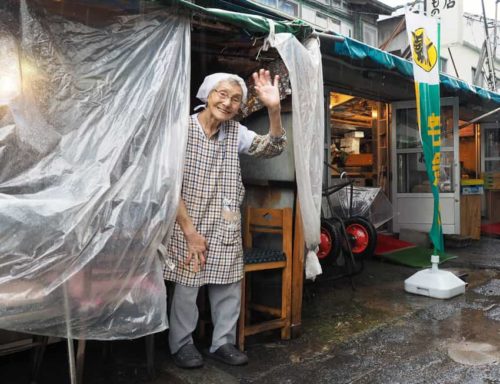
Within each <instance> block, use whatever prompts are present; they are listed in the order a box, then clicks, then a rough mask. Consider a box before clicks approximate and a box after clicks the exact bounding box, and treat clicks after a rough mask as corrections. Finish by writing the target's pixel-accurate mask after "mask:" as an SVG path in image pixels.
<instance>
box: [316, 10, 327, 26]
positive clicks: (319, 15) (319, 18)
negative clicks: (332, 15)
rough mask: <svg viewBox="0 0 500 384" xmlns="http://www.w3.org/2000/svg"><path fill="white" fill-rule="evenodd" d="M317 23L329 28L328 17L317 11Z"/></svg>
mask: <svg viewBox="0 0 500 384" xmlns="http://www.w3.org/2000/svg"><path fill="white" fill-rule="evenodd" d="M316 24H317V25H319V26H320V27H323V28H325V29H327V28H328V17H327V16H326V15H325V14H323V13H320V12H316Z"/></svg>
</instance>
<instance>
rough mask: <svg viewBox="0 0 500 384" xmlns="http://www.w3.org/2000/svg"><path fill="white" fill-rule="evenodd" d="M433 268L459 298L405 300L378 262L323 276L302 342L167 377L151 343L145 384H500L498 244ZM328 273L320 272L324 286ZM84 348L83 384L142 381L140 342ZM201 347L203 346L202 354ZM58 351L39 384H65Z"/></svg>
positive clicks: (273, 342)
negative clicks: (454, 276)
mask: <svg viewBox="0 0 500 384" xmlns="http://www.w3.org/2000/svg"><path fill="white" fill-rule="evenodd" d="M447 251H448V252H449V253H451V254H456V255H458V256H459V258H458V259H455V260H452V261H449V262H447V263H445V264H443V265H442V267H443V268H452V269H453V270H454V271H455V272H457V273H464V274H466V275H467V276H466V279H467V281H468V287H467V290H466V294H465V295H463V296H458V297H455V298H453V299H450V300H437V299H431V298H427V297H423V296H416V295H411V294H407V293H405V292H404V290H403V281H404V280H405V279H406V278H407V277H409V276H410V275H412V274H413V273H414V272H415V270H414V269H411V268H406V267H402V266H398V265H394V264H389V263H386V262H383V261H380V260H369V261H367V262H366V265H365V269H364V270H363V272H362V273H361V274H359V275H357V276H355V277H354V279H353V281H354V286H355V290H353V289H352V288H351V285H350V281H349V279H346V278H344V279H341V280H336V281H331V280H328V279H326V278H325V277H323V278H322V279H320V281H317V282H316V283H313V284H311V283H309V284H307V285H306V287H305V296H304V308H303V323H302V335H301V337H299V338H297V339H294V340H291V341H280V340H279V338H278V335H277V334H274V333H270V334H268V335H264V336H260V337H258V338H254V339H251V338H250V339H249V341H248V344H247V351H248V355H249V358H250V363H249V364H248V365H247V366H244V367H228V366H225V365H223V364H221V363H218V362H214V361H211V360H207V361H206V364H205V366H204V367H203V368H201V369H198V370H191V371H186V370H181V369H178V368H176V367H175V366H174V365H173V363H172V361H171V359H170V357H169V355H168V352H167V346H166V340H165V338H166V335H165V334H159V335H157V336H156V355H155V359H156V375H155V377H154V378H153V380H151V381H149V382H150V383H154V384H159V383H169V384H184V383H197V384H203V383H259V384H260V383H262V384H266V383H283V384H284V383H384V384H387V383H440V384H441V383H500V239H491V238H483V239H482V240H481V241H480V242H476V243H472V244H471V245H470V246H469V247H467V248H460V249H458V248H457V249H451V248H450V249H448V250H447ZM335 273H336V272H332V271H326V275H327V276H326V277H328V276H333V275H335ZM107 344H108V347H109V344H110V345H111V347H112V353H111V355H110V356H111V358H109V359H104V358H103V350H105V348H103V347H104V343H99V342H92V343H89V346H88V350H87V357H86V367H85V380H84V383H86V384H87V383H88V384H101V383H103V384H104V383H106V384H114V383H116V384H118V383H120V384H121V383H123V384H132V383H143V382H148V377H147V374H146V366H145V348H144V341H143V340H136V341H131V342H114V343H107ZM201 347H203V345H201ZM65 353H66V352H65V345H64V343H58V344H54V345H51V346H50V347H49V348H48V350H47V353H46V356H45V359H44V363H43V367H42V372H41V376H40V380H39V383H40V384H45V383H50V384H58V383H68V382H69V380H68V373H67V364H66V355H65ZM29 360H30V354H29V352H23V353H18V354H15V355H11V356H7V357H2V358H0V372H1V375H0V383H2V384H21V383H28V382H29Z"/></svg>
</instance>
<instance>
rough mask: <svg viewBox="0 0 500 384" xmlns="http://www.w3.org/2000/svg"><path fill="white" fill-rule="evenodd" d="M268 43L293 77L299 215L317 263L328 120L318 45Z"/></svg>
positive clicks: (282, 37)
mask: <svg viewBox="0 0 500 384" xmlns="http://www.w3.org/2000/svg"><path fill="white" fill-rule="evenodd" d="M269 40H270V43H271V45H273V46H275V47H276V49H277V50H278V52H279V54H280V56H281V58H282V59H283V61H284V63H285V65H286V67H287V69H288V71H289V74H290V82H291V85H292V92H293V97H292V108H293V114H292V118H293V142H294V153H295V172H296V174H297V189H298V196H299V201H300V212H301V214H302V222H303V227H304V238H305V242H306V246H307V248H308V249H309V251H310V253H309V254H308V256H307V258H308V259H315V260H314V261H317V257H316V255H315V254H314V253H313V252H312V251H313V250H314V249H315V248H316V247H317V246H318V244H319V242H320V225H321V197H322V183H323V158H324V116H325V113H324V99H323V67H322V63H321V52H320V49H319V41H318V39H316V38H311V39H308V40H306V41H305V42H304V45H302V44H301V43H300V42H299V41H298V40H297V39H296V38H295V37H294V36H293V35H291V34H288V33H278V34H276V35H275V36H274V37H273V34H272V33H271V34H270V36H269ZM273 40H274V43H273ZM307 265H315V266H316V267H313V268H312V269H310V270H311V271H313V272H312V273H311V274H309V275H308V277H311V278H314V276H315V275H316V274H320V273H321V267H320V266H319V262H318V263H316V262H313V263H311V260H307V259H306V266H307ZM314 271H315V272H314Z"/></svg>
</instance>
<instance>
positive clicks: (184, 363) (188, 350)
mask: <svg viewBox="0 0 500 384" xmlns="http://www.w3.org/2000/svg"><path fill="white" fill-rule="evenodd" d="M172 358H173V360H174V363H175V365H177V366H178V367H180V368H188V369H189V368H199V367H201V366H203V357H202V356H201V354H200V352H198V350H197V349H196V347H195V346H194V345H193V344H186V345H185V346H183V347H182V348H181V349H179V350H178V351H177V353H174V354H173V355H172Z"/></svg>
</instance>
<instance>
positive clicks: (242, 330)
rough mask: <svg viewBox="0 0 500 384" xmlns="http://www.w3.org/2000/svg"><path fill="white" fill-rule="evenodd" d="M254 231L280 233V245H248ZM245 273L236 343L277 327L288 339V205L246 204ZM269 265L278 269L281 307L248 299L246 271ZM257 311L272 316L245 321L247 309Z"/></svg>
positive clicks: (289, 228) (290, 211) (290, 275)
mask: <svg viewBox="0 0 500 384" xmlns="http://www.w3.org/2000/svg"><path fill="white" fill-rule="evenodd" d="M254 233H271V234H280V235H281V236H282V249H281V250H277V249H262V248H252V241H253V238H252V237H253V234H254ZM243 246H244V260H245V273H244V277H243V280H242V286H241V312H240V319H239V330H238V347H239V349H240V350H241V351H243V350H244V347H245V337H246V336H249V335H254V334H257V333H260V332H264V331H268V330H272V329H281V338H282V339H290V324H291V285H292V281H291V277H292V209H291V208H284V209H265V208H250V207H248V208H247V212H246V217H245V225H244V233H243ZM272 269H281V270H282V280H281V308H273V307H268V306H265V305H258V304H253V303H252V302H251V300H250V284H249V276H248V274H249V273H250V272H255V271H264V270H272ZM252 310H253V311H257V312H261V313H266V314H270V315H273V316H275V317H276V318H275V319H273V320H267V321H263V322H260V323H256V324H249V320H250V312H251V311H252Z"/></svg>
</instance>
